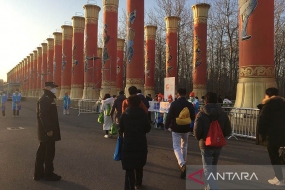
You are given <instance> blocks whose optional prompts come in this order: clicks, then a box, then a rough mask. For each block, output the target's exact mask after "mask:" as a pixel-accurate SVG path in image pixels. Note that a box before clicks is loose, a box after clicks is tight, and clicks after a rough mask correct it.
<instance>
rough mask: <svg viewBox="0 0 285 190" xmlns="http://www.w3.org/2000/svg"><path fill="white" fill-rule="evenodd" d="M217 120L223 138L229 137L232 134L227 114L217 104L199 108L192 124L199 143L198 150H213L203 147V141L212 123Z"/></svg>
mask: <svg viewBox="0 0 285 190" xmlns="http://www.w3.org/2000/svg"><path fill="white" fill-rule="evenodd" d="M214 120H218V122H219V124H220V126H221V129H222V132H223V135H224V137H226V136H230V134H231V132H232V128H231V122H230V120H229V117H228V116H227V113H226V112H224V111H223V110H222V107H221V106H220V105H218V104H206V105H205V106H203V107H201V108H200V112H199V113H198V114H197V116H196V119H195V123H194V130H193V131H194V135H195V137H196V139H197V140H198V141H199V147H200V149H206V148H213V147H210V146H206V145H205V140H206V137H207V134H208V131H209V128H210V124H211V122H212V121H214Z"/></svg>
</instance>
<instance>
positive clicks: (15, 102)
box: [12, 89, 22, 117]
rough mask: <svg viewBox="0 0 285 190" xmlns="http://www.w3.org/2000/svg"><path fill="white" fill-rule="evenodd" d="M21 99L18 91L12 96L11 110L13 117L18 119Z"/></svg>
mask: <svg viewBox="0 0 285 190" xmlns="http://www.w3.org/2000/svg"><path fill="white" fill-rule="evenodd" d="M21 99H22V95H21V93H20V92H19V89H16V91H15V92H14V93H13V94H12V110H13V117H15V116H17V117H19V112H20V110H21Z"/></svg>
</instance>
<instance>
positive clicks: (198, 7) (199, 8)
mask: <svg viewBox="0 0 285 190" xmlns="http://www.w3.org/2000/svg"><path fill="white" fill-rule="evenodd" d="M210 7H211V5H209V4H207V3H199V4H195V5H193V6H192V11H193V18H194V23H195V24H196V23H207V19H208V12H209V9H210Z"/></svg>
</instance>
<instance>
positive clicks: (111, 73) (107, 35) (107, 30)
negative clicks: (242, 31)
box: [100, 0, 119, 97]
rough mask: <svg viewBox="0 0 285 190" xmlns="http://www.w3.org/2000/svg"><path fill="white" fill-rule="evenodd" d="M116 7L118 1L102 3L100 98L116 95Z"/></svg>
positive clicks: (112, 0)
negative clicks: (102, 28)
mask: <svg viewBox="0 0 285 190" xmlns="http://www.w3.org/2000/svg"><path fill="white" fill-rule="evenodd" d="M118 5H119V0H111V1H103V9H104V11H103V26H104V30H103V57H102V58H103V60H102V86H101V88H102V89H101V92H100V96H101V97H103V96H104V94H106V93H110V94H111V95H115V94H117V89H116V70H117V68H116V62H117V38H118V34H117V33H118Z"/></svg>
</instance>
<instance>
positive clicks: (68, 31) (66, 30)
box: [61, 25, 73, 40]
mask: <svg viewBox="0 0 285 190" xmlns="http://www.w3.org/2000/svg"><path fill="white" fill-rule="evenodd" d="M61 28H62V40H72V36H73V27H72V26H70V25H62V26H61Z"/></svg>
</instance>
